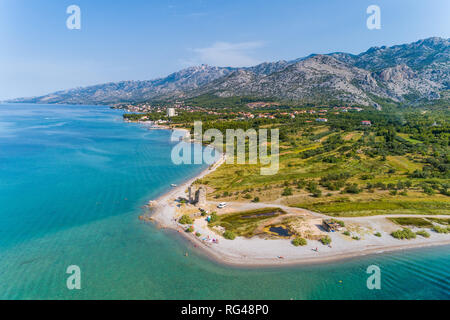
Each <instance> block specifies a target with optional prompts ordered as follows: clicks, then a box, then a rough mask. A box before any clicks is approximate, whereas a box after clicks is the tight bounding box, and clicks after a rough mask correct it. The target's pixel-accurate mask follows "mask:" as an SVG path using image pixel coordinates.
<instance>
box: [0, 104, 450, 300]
mask: <svg viewBox="0 0 450 320" xmlns="http://www.w3.org/2000/svg"><path fill="white" fill-rule="evenodd" d="M176 143H177V142H174V141H171V132H170V131H168V130H148V128H146V127H145V126H143V125H140V124H135V123H125V122H124V121H123V119H122V111H120V110H113V109H111V108H109V107H107V106H67V105H33V104H0V299H7V300H9V299H61V300H63V299H153V300H160V299H171V300H174V299H190V300H202V299H212V300H215V299H236V300H238V299H286V300H290V299H294V300H297V299H299V300H303V299H449V298H450V246H439V247H430V248H422V249H412V250H405V251H398V252H394V253H380V254H375V255H369V256H363V257H358V258H352V259H347V260H343V261H339V262H332V263H326V264H314V265H302V266H289V267H264V268H262V267H259V268H254V267H251V268H250V267H245V268H244V267H231V266H227V265H222V264H220V263H218V262H216V261H214V260H211V259H209V258H208V257H207V256H205V254H204V253H203V252H199V251H197V249H196V248H194V247H193V246H192V244H191V243H189V242H188V241H186V239H184V238H182V237H180V235H179V234H177V233H175V232H172V231H169V230H161V229H158V228H157V227H156V226H155V225H153V224H151V223H146V222H143V221H140V220H139V216H140V215H142V214H143V213H145V212H146V210H147V209H146V208H145V207H144V206H145V204H146V203H147V202H148V201H149V200H151V199H155V198H157V197H158V196H160V195H162V194H163V193H165V192H167V191H168V190H170V188H171V187H170V185H171V184H180V183H182V182H183V181H185V180H187V179H189V178H192V177H194V176H195V175H197V174H198V173H199V172H201V171H202V170H203V169H205V168H206V167H207V165H206V164H205V165H175V164H173V163H172V161H171V151H172V148H173V147H174V146H175V144H176ZM186 253H188V256H186ZM374 265H375V266H377V267H379V270H380V284H381V287H380V289H370V288H372V287H371V286H368V285H367V283H368V279H369V277H370V276H371V273H369V274H368V273H367V270H368V268H369V267H370V266H374ZM71 266H76V268H77V277H78V278H77V281H78V282H76V283H77V284H78V285H79V287H78V286H77V287H76V288H74V287H73V285H72V286H71V285H70V284H73V283H74V282H73V281H72V280H73V278H71V277H72V276H73V275H74V274H73V273H72V271H73V270H74V269H73V268H72V269H71V268H70V267H71ZM369 270H370V269H369ZM68 271H69V272H68ZM78 271H79V272H78ZM369 281H370V279H369Z"/></svg>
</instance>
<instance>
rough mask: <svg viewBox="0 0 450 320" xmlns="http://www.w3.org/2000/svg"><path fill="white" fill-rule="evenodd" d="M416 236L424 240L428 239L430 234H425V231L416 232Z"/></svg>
mask: <svg viewBox="0 0 450 320" xmlns="http://www.w3.org/2000/svg"><path fill="white" fill-rule="evenodd" d="M416 234H417V235H418V236H422V237H424V238H429V237H430V234H429V233H428V232H426V231H425V230H420V231H417V232H416Z"/></svg>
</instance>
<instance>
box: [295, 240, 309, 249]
mask: <svg viewBox="0 0 450 320" xmlns="http://www.w3.org/2000/svg"><path fill="white" fill-rule="evenodd" d="M292 244H293V245H294V246H296V247H298V246H302V247H303V246H306V245H307V244H308V241H307V240H306V239H304V238H295V239H294V240H292Z"/></svg>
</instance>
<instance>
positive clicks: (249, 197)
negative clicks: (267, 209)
mask: <svg viewBox="0 0 450 320" xmlns="http://www.w3.org/2000/svg"><path fill="white" fill-rule="evenodd" d="M244 198H245V199H251V198H252V195H251V194H249V193H247V194H246V195H245V196H244Z"/></svg>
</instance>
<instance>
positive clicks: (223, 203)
mask: <svg viewBox="0 0 450 320" xmlns="http://www.w3.org/2000/svg"><path fill="white" fill-rule="evenodd" d="M226 206H227V203H226V202H221V203H219V205H218V206H217V208H219V209H223V208H225V207H226Z"/></svg>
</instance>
